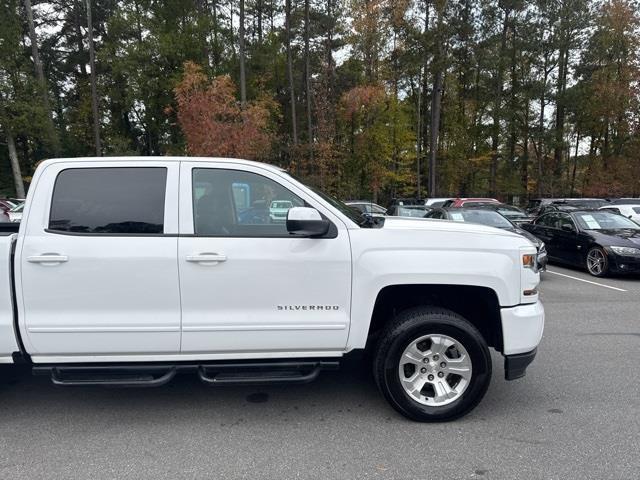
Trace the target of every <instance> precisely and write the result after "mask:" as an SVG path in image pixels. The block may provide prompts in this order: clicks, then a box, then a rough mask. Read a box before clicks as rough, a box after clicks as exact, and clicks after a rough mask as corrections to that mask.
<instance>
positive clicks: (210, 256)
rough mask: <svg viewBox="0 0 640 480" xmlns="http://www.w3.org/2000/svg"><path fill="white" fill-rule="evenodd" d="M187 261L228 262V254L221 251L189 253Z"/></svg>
mask: <svg viewBox="0 0 640 480" xmlns="http://www.w3.org/2000/svg"><path fill="white" fill-rule="evenodd" d="M186 260H187V262H194V263H210V264H217V263H220V262H226V261H227V256H226V255H221V254H219V253H199V254H197V255H187V258H186Z"/></svg>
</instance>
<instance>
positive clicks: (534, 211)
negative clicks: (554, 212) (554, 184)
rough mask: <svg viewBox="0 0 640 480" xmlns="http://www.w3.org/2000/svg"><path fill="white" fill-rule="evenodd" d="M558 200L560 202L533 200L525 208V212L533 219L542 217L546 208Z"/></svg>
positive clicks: (550, 199) (548, 199) (542, 199)
mask: <svg viewBox="0 0 640 480" xmlns="http://www.w3.org/2000/svg"><path fill="white" fill-rule="evenodd" d="M556 200H559V199H558V198H532V199H530V200H529V203H528V204H527V208H525V212H527V214H529V215H531V216H533V217H537V216H539V215H540V213H541V211H542V209H543V208H544V207H546V206H547V205H550V204H552V203H553V202H555V201H556Z"/></svg>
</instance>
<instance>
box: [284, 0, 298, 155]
mask: <svg viewBox="0 0 640 480" xmlns="http://www.w3.org/2000/svg"><path fill="white" fill-rule="evenodd" d="M285 30H286V32H285V35H286V39H285V43H286V47H287V76H288V77H289V99H290V102H291V129H292V135H293V144H294V145H297V144H298V122H297V117H296V95H295V91H294V88H293V85H294V84H293V58H292V55H291V0H286V3H285Z"/></svg>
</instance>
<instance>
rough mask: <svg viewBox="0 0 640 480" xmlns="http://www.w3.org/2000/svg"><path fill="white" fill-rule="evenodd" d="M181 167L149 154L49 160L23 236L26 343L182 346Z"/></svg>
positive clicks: (104, 351)
mask: <svg viewBox="0 0 640 480" xmlns="http://www.w3.org/2000/svg"><path fill="white" fill-rule="evenodd" d="M178 171H179V164H178V162H161V161H152V160H149V161H147V162H145V164H144V167H141V166H140V162H137V163H132V162H126V161H119V162H96V161H94V162H68V163H67V164H55V165H50V166H49V167H47V170H45V172H44V174H43V175H42V176H41V177H40V179H39V180H38V182H39V183H38V184H37V188H36V189H35V190H34V192H35V195H34V197H33V199H32V200H31V202H30V209H29V210H30V211H29V212H27V217H26V218H25V219H24V220H23V221H25V222H26V232H25V233H26V234H25V235H24V236H21V239H20V240H21V241H22V244H21V245H19V246H18V248H20V249H21V250H20V257H19V258H20V259H21V260H20V265H19V266H18V269H19V270H18V272H17V273H18V275H17V278H18V282H19V284H18V291H19V292H22V297H21V304H20V308H21V311H20V316H19V318H20V319H21V321H22V322H23V328H24V330H23V331H24V332H25V337H24V340H25V343H27V347H28V350H29V352H30V353H32V354H33V355H34V356H77V355H83V354H84V355H92V356H100V355H107V356H108V355H116V354H117V355H125V356H127V357H129V356H133V355H136V354H177V353H178V352H179V348H180V295H179V290H178V288H179V285H178V266H177V247H178V238H177V233H178V232H177V226H178V225H177V224H178V221H177V220H178V212H177V201H178V193H177V192H178ZM20 240H19V241H20Z"/></svg>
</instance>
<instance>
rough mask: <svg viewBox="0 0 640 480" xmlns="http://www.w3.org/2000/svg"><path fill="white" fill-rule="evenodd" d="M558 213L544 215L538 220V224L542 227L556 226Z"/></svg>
mask: <svg viewBox="0 0 640 480" xmlns="http://www.w3.org/2000/svg"><path fill="white" fill-rule="evenodd" d="M556 219H557V215H556V214H555V213H547V214H546V215H543V216H542V217H540V218H539V219H538V220H536V225H539V226H541V227H555V226H556Z"/></svg>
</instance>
